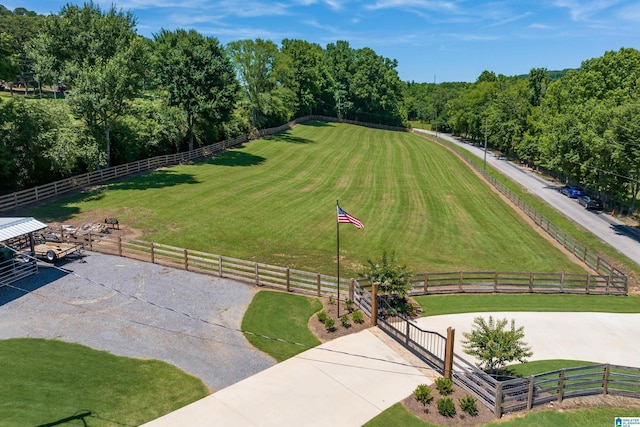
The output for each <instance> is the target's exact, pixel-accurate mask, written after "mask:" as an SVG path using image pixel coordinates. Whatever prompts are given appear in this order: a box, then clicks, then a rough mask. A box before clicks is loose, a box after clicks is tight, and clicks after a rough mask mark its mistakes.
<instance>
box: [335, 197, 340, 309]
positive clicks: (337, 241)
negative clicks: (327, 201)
mask: <svg viewBox="0 0 640 427" xmlns="http://www.w3.org/2000/svg"><path fill="white" fill-rule="evenodd" d="M338 206H340V204H339V203H338V199H336V261H337V265H338V297H337V298H336V300H337V301H336V302H337V304H338V315H337V317H338V318H340V221H338Z"/></svg>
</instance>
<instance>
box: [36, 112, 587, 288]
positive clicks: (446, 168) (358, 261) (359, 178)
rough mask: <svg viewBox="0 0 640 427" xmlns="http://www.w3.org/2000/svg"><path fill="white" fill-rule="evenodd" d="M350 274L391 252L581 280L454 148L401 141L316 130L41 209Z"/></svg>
mask: <svg viewBox="0 0 640 427" xmlns="http://www.w3.org/2000/svg"><path fill="white" fill-rule="evenodd" d="M336 199H340V204H341V206H342V207H343V208H344V209H345V210H347V211H348V212H349V213H351V214H352V215H354V216H356V217H358V218H359V219H360V220H361V221H362V222H363V223H364V225H365V228H364V229H362V230H358V229H356V228H355V227H353V226H351V225H348V224H347V225H341V226H340V243H341V245H340V246H341V251H340V256H341V266H342V268H343V275H350V276H354V275H355V274H356V273H357V271H358V270H359V269H360V268H361V267H362V266H364V265H365V264H366V260H367V259H368V258H378V257H379V256H380V255H381V253H382V251H383V250H385V249H386V250H388V251H390V252H396V255H397V259H398V260H400V262H402V263H406V264H407V265H408V266H409V267H411V268H412V269H413V270H414V271H416V272H418V271H458V270H464V271H472V270H499V271H542V272H552V271H565V272H584V270H583V269H582V268H581V267H580V266H577V265H576V264H574V263H572V262H571V261H570V260H569V259H568V258H567V257H566V256H565V255H564V254H563V253H562V252H560V251H559V250H557V249H556V248H554V247H553V246H552V245H551V244H549V243H548V242H547V241H546V240H545V239H544V238H542V237H541V236H540V235H539V234H538V233H537V232H536V231H534V230H533V229H531V228H530V227H529V225H527V223H526V222H525V221H524V220H522V218H521V217H520V216H519V215H518V214H517V213H516V212H515V211H514V210H513V209H512V208H511V207H509V206H507V205H506V204H505V203H504V202H503V201H502V200H501V199H500V197H499V196H498V195H497V194H496V193H494V192H493V191H492V190H491V189H490V188H489V187H488V185H487V184H485V183H484V182H482V181H481V180H480V179H479V178H478V177H477V176H476V175H474V174H473V173H472V172H471V171H470V170H469V169H468V168H467V167H466V166H465V165H464V164H463V163H462V162H461V161H460V160H459V159H458V158H457V157H455V156H454V155H453V154H452V153H451V152H449V151H448V150H446V149H445V148H443V147H441V146H439V145H436V144H434V143H431V142H429V141H427V140H425V139H424V138H420V137H418V136H415V135H412V134H410V133H404V132H392V131H383V130H375V129H369V128H365V127H359V126H352V125H346V124H333V123H332V124H328V123H317V122H316V123H309V124H304V125H298V126H296V127H295V128H294V129H292V130H291V131H289V132H285V133H283V134H280V135H276V136H273V137H270V138H264V139H260V140H256V141H253V142H250V143H248V144H246V145H245V146H244V147H241V148H238V149H234V150H231V151H229V152H227V153H225V154H223V155H221V156H218V157H216V158H213V159H210V160H208V161H204V162H201V163H197V164H193V165H183V166H178V167H174V168H170V169H165V170H160V171H156V172H153V173H150V174H146V175H143V176H139V177H136V178H133V179H131V180H128V181H125V182H121V183H116V184H112V185H110V186H108V187H106V188H104V189H102V190H97V191H96V192H93V193H85V194H83V195H80V196H76V197H74V198H69V199H66V200H63V201H60V202H57V203H54V204H50V205H48V206H45V207H42V208H39V209H36V210H32V211H30V212H29V214H30V215H33V216H36V217H38V218H41V219H44V220H47V221H52V220H63V221H70V220H73V219H75V220H76V221H79V220H88V219H90V218H92V216H93V217H95V218H94V219H96V220H100V218H102V217H104V216H105V215H106V214H107V213H108V216H113V217H118V218H119V219H120V223H123V224H127V225H130V226H132V227H134V228H138V229H141V230H143V233H144V235H143V238H144V239H147V240H150V241H155V242H160V243H165V244H169V245H174V246H178V247H185V248H189V249H196V250H201V251H206V252H210V253H216V254H222V255H227V256H233V257H238V258H243V259H250V260H256V261H260V262H264V263H269V264H276V265H282V266H290V267H294V268H299V269H305V270H310V271H317V272H322V273H327V274H335V272H336V271H335V265H336V212H335V203H336Z"/></svg>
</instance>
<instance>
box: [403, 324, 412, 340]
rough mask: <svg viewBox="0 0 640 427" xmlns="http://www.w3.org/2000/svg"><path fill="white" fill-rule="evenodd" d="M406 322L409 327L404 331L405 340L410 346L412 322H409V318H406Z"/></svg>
mask: <svg viewBox="0 0 640 427" xmlns="http://www.w3.org/2000/svg"><path fill="white" fill-rule="evenodd" d="M405 324H406V325H407V327H406V328H405V331H404V342H405V344H406V345H407V346H409V332H410V331H409V328H411V322H409V319H406V320H405Z"/></svg>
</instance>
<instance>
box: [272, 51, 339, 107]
mask: <svg viewBox="0 0 640 427" xmlns="http://www.w3.org/2000/svg"><path fill="white" fill-rule="evenodd" d="M281 51H282V53H283V54H284V55H286V56H288V57H289V58H290V60H291V66H292V69H293V76H292V78H291V80H290V82H289V87H290V89H291V90H293V92H294V93H295V94H296V110H297V111H296V116H303V115H306V114H312V113H313V112H314V110H318V107H320V109H321V110H323V111H326V109H327V108H326V107H327V106H326V105H323V103H324V102H325V101H326V99H327V98H328V96H327V94H328V93H330V92H331V88H332V86H333V84H332V79H331V77H330V75H329V70H328V67H327V63H326V57H325V54H324V51H323V49H322V47H321V46H320V45H318V44H315V43H309V42H307V41H304V40H290V39H284V40H283V41H282V49H281ZM319 104H320V105H319Z"/></svg>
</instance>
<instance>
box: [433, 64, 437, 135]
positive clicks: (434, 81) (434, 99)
mask: <svg viewBox="0 0 640 427" xmlns="http://www.w3.org/2000/svg"><path fill="white" fill-rule="evenodd" d="M435 93H436V75H435V74H434V75H433V94H434V97H433V110H434V111H435V113H436V119H435V122H436V142H438V104H437V103H436V97H435Z"/></svg>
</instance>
